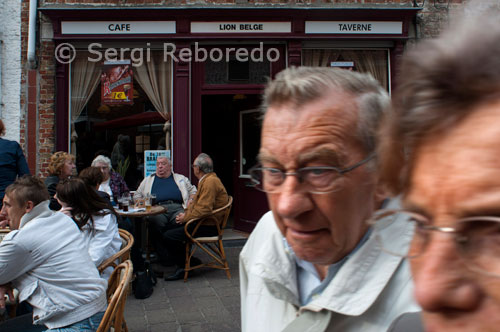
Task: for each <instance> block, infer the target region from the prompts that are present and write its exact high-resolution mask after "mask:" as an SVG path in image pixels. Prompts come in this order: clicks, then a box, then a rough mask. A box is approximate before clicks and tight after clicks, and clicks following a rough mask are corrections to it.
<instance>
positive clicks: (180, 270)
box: [165, 268, 184, 281]
mask: <svg viewBox="0 0 500 332" xmlns="http://www.w3.org/2000/svg"><path fill="white" fill-rule="evenodd" d="M180 279H184V269H183V268H178V269H177V270H175V272H174V274H171V275H169V276H166V277H165V281H174V280H180Z"/></svg>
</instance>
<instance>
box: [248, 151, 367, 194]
mask: <svg viewBox="0 0 500 332" xmlns="http://www.w3.org/2000/svg"><path fill="white" fill-rule="evenodd" d="M374 156H375V154H370V155H369V156H368V157H367V158H365V159H363V160H361V161H359V162H357V163H355V164H354V165H351V166H349V167H347V168H344V169H341V168H338V167H333V166H313V167H304V168H299V169H298V170H297V171H295V172H283V171H282V170H280V169H279V168H273V167H260V166H256V167H253V168H251V169H250V170H249V171H248V172H249V174H250V176H251V177H252V182H251V185H252V186H253V187H254V188H256V189H258V190H261V191H264V192H267V193H279V192H281V190H282V187H281V185H282V184H283V183H284V182H285V180H286V177H287V176H289V175H290V176H291V175H293V176H296V177H297V179H298V180H299V183H301V184H302V185H303V189H304V190H305V191H308V192H310V193H312V194H327V193H330V192H333V191H335V190H337V188H338V186H336V183H335V181H336V180H337V179H338V178H340V177H341V176H342V175H344V174H345V173H347V172H350V171H352V170H354V169H356V168H357V167H359V166H361V165H363V164H365V163H366V162H368V161H369V160H371V159H372V158H373V157H374Z"/></svg>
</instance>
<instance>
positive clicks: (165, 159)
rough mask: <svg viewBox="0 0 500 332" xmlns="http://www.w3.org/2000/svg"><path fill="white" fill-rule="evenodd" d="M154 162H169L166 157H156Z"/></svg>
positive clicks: (167, 163) (163, 163)
mask: <svg viewBox="0 0 500 332" xmlns="http://www.w3.org/2000/svg"><path fill="white" fill-rule="evenodd" d="M156 164H162V165H169V164H170V163H169V162H168V158H166V157H158V159H156Z"/></svg>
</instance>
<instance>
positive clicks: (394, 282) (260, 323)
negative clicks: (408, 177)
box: [240, 212, 420, 332]
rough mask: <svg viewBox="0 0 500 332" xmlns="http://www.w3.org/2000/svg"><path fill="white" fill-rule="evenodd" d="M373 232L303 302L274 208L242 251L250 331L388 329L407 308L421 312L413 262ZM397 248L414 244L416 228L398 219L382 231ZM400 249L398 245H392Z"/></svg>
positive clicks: (244, 311)
mask: <svg viewBox="0 0 500 332" xmlns="http://www.w3.org/2000/svg"><path fill="white" fill-rule="evenodd" d="M373 233H374V232H372V234H371V236H370V237H369V238H368V240H367V241H366V242H365V243H364V244H363V245H362V246H361V247H360V248H359V249H358V250H357V251H356V252H355V253H354V254H353V255H352V257H350V258H349V259H348V260H347V261H346V262H345V263H344V264H343V266H342V267H341V268H340V270H339V271H338V272H337V274H336V275H335V277H334V278H333V279H332V281H331V282H330V284H329V285H328V286H327V287H326V288H325V289H324V291H323V292H322V293H321V295H319V296H317V297H315V298H313V300H311V302H309V303H308V304H307V305H305V306H302V307H301V306H300V304H299V293H298V286H297V272H296V263H295V260H294V257H293V254H292V253H290V252H289V251H287V250H285V247H284V243H283V236H282V235H281V233H280V231H279V229H278V227H277V226H276V223H275V221H274V218H273V215H272V213H271V212H268V213H266V214H265V215H264V216H263V217H262V218H261V220H260V221H259V222H258V224H257V226H256V227H255V229H254V230H253V232H252V234H251V235H250V237H249V239H248V241H247V243H246V245H245V247H244V248H243V250H242V251H241V254H240V287H241V324H242V331H243V332H245V331H247V332H253V331H259V332H265V331H270V332H278V331H283V330H284V329H285V328H286V327H287V326H288V325H289V324H290V323H291V322H292V321H293V320H294V319H296V318H298V319H297V320H296V321H294V322H293V323H292V324H291V325H290V327H288V328H287V330H286V331H287V332H288V331H300V332H303V331H310V332H320V331H340V332H348V331H353V332H359V331H363V332H365V331H373V332H381V331H386V330H387V328H388V327H389V326H390V324H391V322H392V321H393V320H394V319H396V318H397V317H398V316H399V315H401V314H402V313H405V312H412V311H419V310H420V309H419V307H418V306H417V305H416V304H415V302H414V300H413V297H412V291H413V283H412V279H411V275H410V271H409V269H408V263H407V261H406V260H403V259H402V258H400V257H396V256H393V255H390V254H388V253H386V252H383V251H381V248H380V246H379V244H378V242H377V241H376V239H375V236H374V234H373ZM382 235H383V237H384V238H385V239H386V240H387V238H390V241H389V242H384V243H390V245H391V246H396V247H405V246H408V244H409V242H410V239H411V235H412V229H411V227H410V224H409V223H407V222H405V221H404V220H398V221H397V222H395V223H393V224H392V225H391V226H390V227H387V228H386V229H385V230H383V231H382ZM392 248H394V247H392Z"/></svg>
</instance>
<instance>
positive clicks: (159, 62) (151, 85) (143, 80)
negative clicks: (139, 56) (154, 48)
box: [135, 52, 172, 150]
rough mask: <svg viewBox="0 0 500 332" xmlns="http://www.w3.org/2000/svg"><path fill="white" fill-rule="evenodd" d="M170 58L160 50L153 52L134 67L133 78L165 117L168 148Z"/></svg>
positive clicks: (168, 144)
mask: <svg viewBox="0 0 500 332" xmlns="http://www.w3.org/2000/svg"><path fill="white" fill-rule="evenodd" d="M171 68H172V59H171V57H168V59H164V57H163V53H162V52H153V53H152V55H151V59H150V61H144V63H143V64H142V65H141V66H138V67H135V73H136V74H135V79H136V80H137V82H138V83H139V84H140V86H141V88H142V89H143V90H144V92H145V93H146V95H147V96H148V97H149V100H150V101H151V103H152V104H153V106H154V107H155V108H156V110H157V111H158V112H159V113H160V114H161V116H162V117H163V118H164V119H165V121H166V122H165V126H164V127H165V128H168V130H165V132H166V137H165V138H166V140H165V144H166V149H167V150H170V129H169V128H170V126H169V125H170V100H171V98H170V91H171V82H172V70H171Z"/></svg>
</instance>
